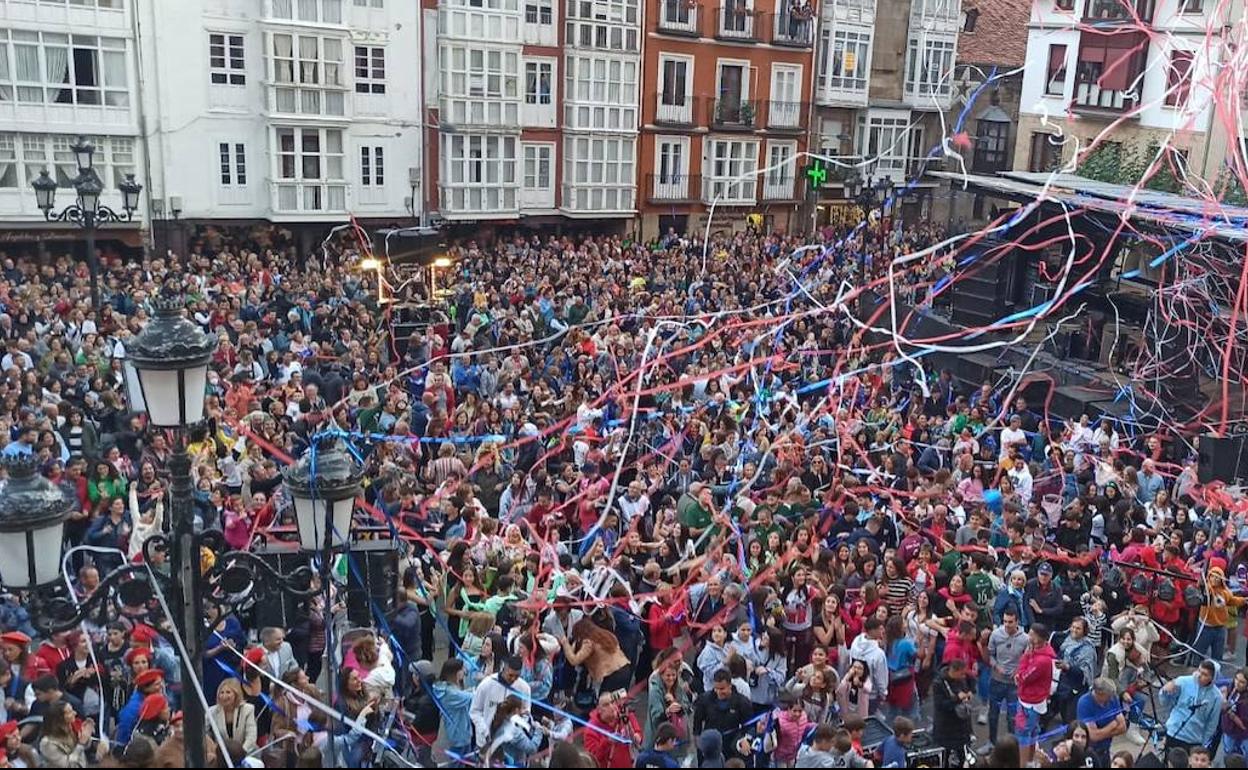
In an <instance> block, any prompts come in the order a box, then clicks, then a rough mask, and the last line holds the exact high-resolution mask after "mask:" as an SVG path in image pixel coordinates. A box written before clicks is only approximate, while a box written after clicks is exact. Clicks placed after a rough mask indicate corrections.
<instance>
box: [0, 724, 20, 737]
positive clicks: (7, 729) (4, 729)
mask: <svg viewBox="0 0 1248 770" xmlns="http://www.w3.org/2000/svg"><path fill="white" fill-rule="evenodd" d="M17 728H18V725H17V720H14V719H10V720H9V721H7V722H5V723H4V724H0V741H5V740H8V738H9V736H10V735H12V734H13V733H15V732H17Z"/></svg>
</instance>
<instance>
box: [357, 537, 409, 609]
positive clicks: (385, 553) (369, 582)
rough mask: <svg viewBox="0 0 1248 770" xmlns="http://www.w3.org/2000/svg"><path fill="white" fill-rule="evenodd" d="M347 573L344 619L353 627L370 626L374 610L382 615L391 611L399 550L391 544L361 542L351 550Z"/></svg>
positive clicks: (396, 585) (395, 585)
mask: <svg viewBox="0 0 1248 770" xmlns="http://www.w3.org/2000/svg"><path fill="white" fill-rule="evenodd" d="M351 559H352V564H351V565H350V568H349V569H348V570H347V619H348V620H350V621H351V624H352V625H354V626H374V625H376V620H375V619H374V617H373V611H374V608H375V609H376V611H377V612H380V613H382V614H383V615H389V614H390V612H391V611H392V610H393V609H394V596H395V593H396V591H397V590H398V586H399V550H398V544H397V543H395V542H394V541H393V540H364V541H358V542H356V543H355V544H354V545H352V546H351Z"/></svg>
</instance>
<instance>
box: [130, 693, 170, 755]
mask: <svg viewBox="0 0 1248 770" xmlns="http://www.w3.org/2000/svg"><path fill="white" fill-rule="evenodd" d="M169 717H170V712H169V699H168V698H166V697H165V696H164V695H161V694H160V693H153V694H151V695H148V696H147V697H146V698H144V699H143V704H142V705H141V706H140V707H139V724H138V726H137V727H135V728H134V732H135V734H136V735H145V736H147V737H148V738H151V739H152V741H153V742H155V744H156V745H157V746H159V745H160V744H162V743H164V742H165V741H166V740H168V738H169V735H170V728H169Z"/></svg>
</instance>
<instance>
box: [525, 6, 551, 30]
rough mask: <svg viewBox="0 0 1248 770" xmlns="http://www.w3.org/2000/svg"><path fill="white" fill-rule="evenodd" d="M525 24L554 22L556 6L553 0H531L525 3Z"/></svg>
mask: <svg viewBox="0 0 1248 770" xmlns="http://www.w3.org/2000/svg"><path fill="white" fill-rule="evenodd" d="M524 23H525V24H554V23H555V8H554V5H553V2H552V0H536V2H534V1H532V0H530V2H526V3H525V4H524Z"/></svg>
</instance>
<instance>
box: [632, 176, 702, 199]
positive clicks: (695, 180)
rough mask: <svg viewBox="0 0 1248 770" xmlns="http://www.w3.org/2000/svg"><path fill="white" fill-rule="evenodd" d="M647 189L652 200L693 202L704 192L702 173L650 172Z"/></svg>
mask: <svg viewBox="0 0 1248 770" xmlns="http://www.w3.org/2000/svg"><path fill="white" fill-rule="evenodd" d="M646 190H647V191H649V199H650V201H651V202H654V201H662V202H664V203H680V202H692V201H696V200H697V199H698V196H699V195H701V193H702V176H701V175H700V174H648V175H647V176H646Z"/></svg>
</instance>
